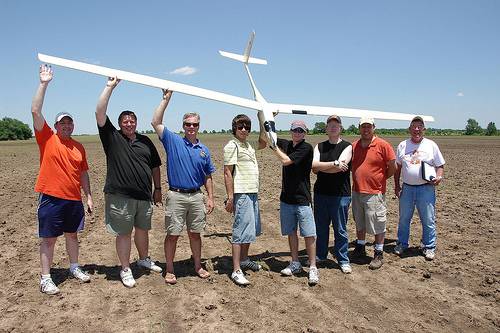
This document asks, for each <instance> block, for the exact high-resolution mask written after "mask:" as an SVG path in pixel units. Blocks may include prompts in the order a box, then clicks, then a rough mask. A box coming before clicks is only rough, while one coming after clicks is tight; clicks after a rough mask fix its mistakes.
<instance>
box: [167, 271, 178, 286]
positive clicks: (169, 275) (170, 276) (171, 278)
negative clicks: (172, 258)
mask: <svg viewBox="0 0 500 333" xmlns="http://www.w3.org/2000/svg"><path fill="white" fill-rule="evenodd" d="M165 282H166V283H170V284H176V283H177V279H176V278H175V275H174V274H173V273H168V272H167V274H165Z"/></svg>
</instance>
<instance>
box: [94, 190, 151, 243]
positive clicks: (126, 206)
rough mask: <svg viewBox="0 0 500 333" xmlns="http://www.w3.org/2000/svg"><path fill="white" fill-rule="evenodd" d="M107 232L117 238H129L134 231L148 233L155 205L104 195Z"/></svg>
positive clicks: (148, 202)
mask: <svg viewBox="0 0 500 333" xmlns="http://www.w3.org/2000/svg"><path fill="white" fill-rule="evenodd" d="M104 200H105V209H104V215H105V218H106V231H107V232H109V233H110V234H113V235H115V236H127V235H130V234H131V233H132V229H133V228H134V227H136V228H137V229H140V230H143V231H148V230H150V229H151V215H153V203H152V202H151V201H148V200H137V199H132V198H127V197H122V196H121V195H116V194H111V193H106V194H104Z"/></svg>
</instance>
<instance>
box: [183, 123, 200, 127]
mask: <svg viewBox="0 0 500 333" xmlns="http://www.w3.org/2000/svg"><path fill="white" fill-rule="evenodd" d="M184 126H186V127H191V126H193V127H198V126H200V123H184Z"/></svg>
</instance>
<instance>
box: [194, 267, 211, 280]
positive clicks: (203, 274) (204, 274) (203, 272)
mask: <svg viewBox="0 0 500 333" xmlns="http://www.w3.org/2000/svg"><path fill="white" fill-rule="evenodd" d="M196 274H198V276H199V277H201V278H202V279H206V278H207V277H209V276H210V273H209V272H207V271H206V270H204V269H203V268H200V269H199V270H198V272H196Z"/></svg>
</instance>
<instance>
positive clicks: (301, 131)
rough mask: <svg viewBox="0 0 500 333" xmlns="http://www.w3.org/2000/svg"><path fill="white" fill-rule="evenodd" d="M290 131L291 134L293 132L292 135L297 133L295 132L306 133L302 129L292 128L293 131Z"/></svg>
mask: <svg viewBox="0 0 500 333" xmlns="http://www.w3.org/2000/svg"><path fill="white" fill-rule="evenodd" d="M291 131H292V132H294V133H297V132H299V133H305V132H306V131H304V130H303V129H302V128H294V129H293V130H291Z"/></svg>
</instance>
